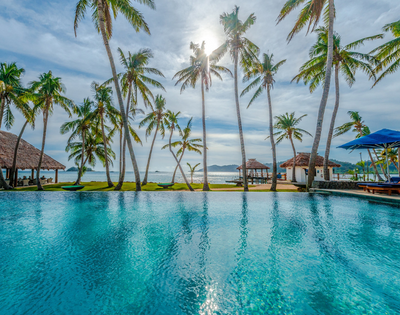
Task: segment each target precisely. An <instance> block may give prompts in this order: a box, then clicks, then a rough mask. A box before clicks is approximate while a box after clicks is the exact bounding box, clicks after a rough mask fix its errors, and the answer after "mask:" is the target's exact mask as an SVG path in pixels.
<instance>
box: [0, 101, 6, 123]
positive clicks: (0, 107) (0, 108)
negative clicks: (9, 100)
mask: <svg viewBox="0 0 400 315" xmlns="http://www.w3.org/2000/svg"><path fill="white" fill-rule="evenodd" d="M5 105H6V99H5V98H4V97H2V98H1V103H0V129H1V124H2V122H3V115H4V106H5Z"/></svg>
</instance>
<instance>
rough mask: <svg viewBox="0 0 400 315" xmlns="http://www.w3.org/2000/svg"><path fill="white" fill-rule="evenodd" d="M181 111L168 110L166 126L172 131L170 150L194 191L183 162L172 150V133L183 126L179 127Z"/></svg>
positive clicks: (184, 178) (187, 183)
mask: <svg viewBox="0 0 400 315" xmlns="http://www.w3.org/2000/svg"><path fill="white" fill-rule="evenodd" d="M179 114H180V112H177V113H173V112H171V111H170V110H168V111H167V115H166V121H165V122H166V126H167V128H168V130H169V131H170V132H171V134H170V136H169V151H170V152H171V154H172V156H173V157H174V159H175V161H176V164H177V165H178V167H179V170H180V171H181V174H182V177H183V180H184V181H185V183H186V185H187V186H188V188H189V190H190V191H194V189H193V187H192V186H191V185H190V184H189V182H188V180H187V178H186V176H185V172H184V171H183V169H182V166H181V164H180V163H179V160H178V158H177V157H176V155H175V153H174V151H173V150H172V141H171V140H172V135H173V133H174V130H175V129H178V130H179V131H181V128H180V127H179V124H178V116H179Z"/></svg>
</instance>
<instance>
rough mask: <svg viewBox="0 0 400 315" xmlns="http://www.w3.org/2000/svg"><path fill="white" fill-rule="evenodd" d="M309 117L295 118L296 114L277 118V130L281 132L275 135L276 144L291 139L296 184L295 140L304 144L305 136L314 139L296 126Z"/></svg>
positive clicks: (293, 176)
mask: <svg viewBox="0 0 400 315" xmlns="http://www.w3.org/2000/svg"><path fill="white" fill-rule="evenodd" d="M306 116H307V115H302V116H300V117H298V118H296V117H295V113H294V112H293V113H291V114H289V113H285V114H284V115H279V116H275V119H276V122H275V125H274V129H275V130H279V131H278V132H275V133H274V136H278V137H277V138H276V144H279V143H280V142H281V141H282V140H284V139H289V141H290V144H291V145H292V150H293V170H292V182H296V149H295V147H294V143H293V139H296V140H298V141H300V142H303V136H304V135H303V134H304V133H305V134H307V135H309V136H311V137H312V135H311V134H310V133H309V132H308V131H306V130H304V129H301V128H297V127H296V126H297V125H298V124H299V123H300V122H301V120H302V119H303V118H304V117H306Z"/></svg>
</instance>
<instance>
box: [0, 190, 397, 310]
mask: <svg viewBox="0 0 400 315" xmlns="http://www.w3.org/2000/svg"><path fill="white" fill-rule="evenodd" d="M0 208H1V211H0V248H1V250H0V279H1V280H0V281H1V285H0V310H1V311H0V313H1V314H2V315H5V314H7V315H8V314H398V313H399V312H400V209H399V208H395V207H391V206H386V205H380V204H374V203H370V202H368V201H363V200H358V199H354V198H345V197H336V196H323V195H309V194H299V193H247V194H246V193H233V192H227V193H217V192H213V193H188V192H141V193H134V192H125V193H118V192H110V193H68V192H65V193H59V192H57V193H54V192H44V193H15V192H9V193H4V192H3V193H0Z"/></svg>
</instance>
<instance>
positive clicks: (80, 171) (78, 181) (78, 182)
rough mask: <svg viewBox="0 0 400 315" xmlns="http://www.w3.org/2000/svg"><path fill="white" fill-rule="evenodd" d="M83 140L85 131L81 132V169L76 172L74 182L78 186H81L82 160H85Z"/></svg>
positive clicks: (83, 164)
mask: <svg viewBox="0 0 400 315" xmlns="http://www.w3.org/2000/svg"><path fill="white" fill-rule="evenodd" d="M85 138H86V132H85V129H83V130H82V153H81V155H82V156H81V167H80V168H79V171H78V179H77V180H76V182H75V184H74V185H80V184H81V177H82V173H83V167H84V166H85V163H84V160H85Z"/></svg>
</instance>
